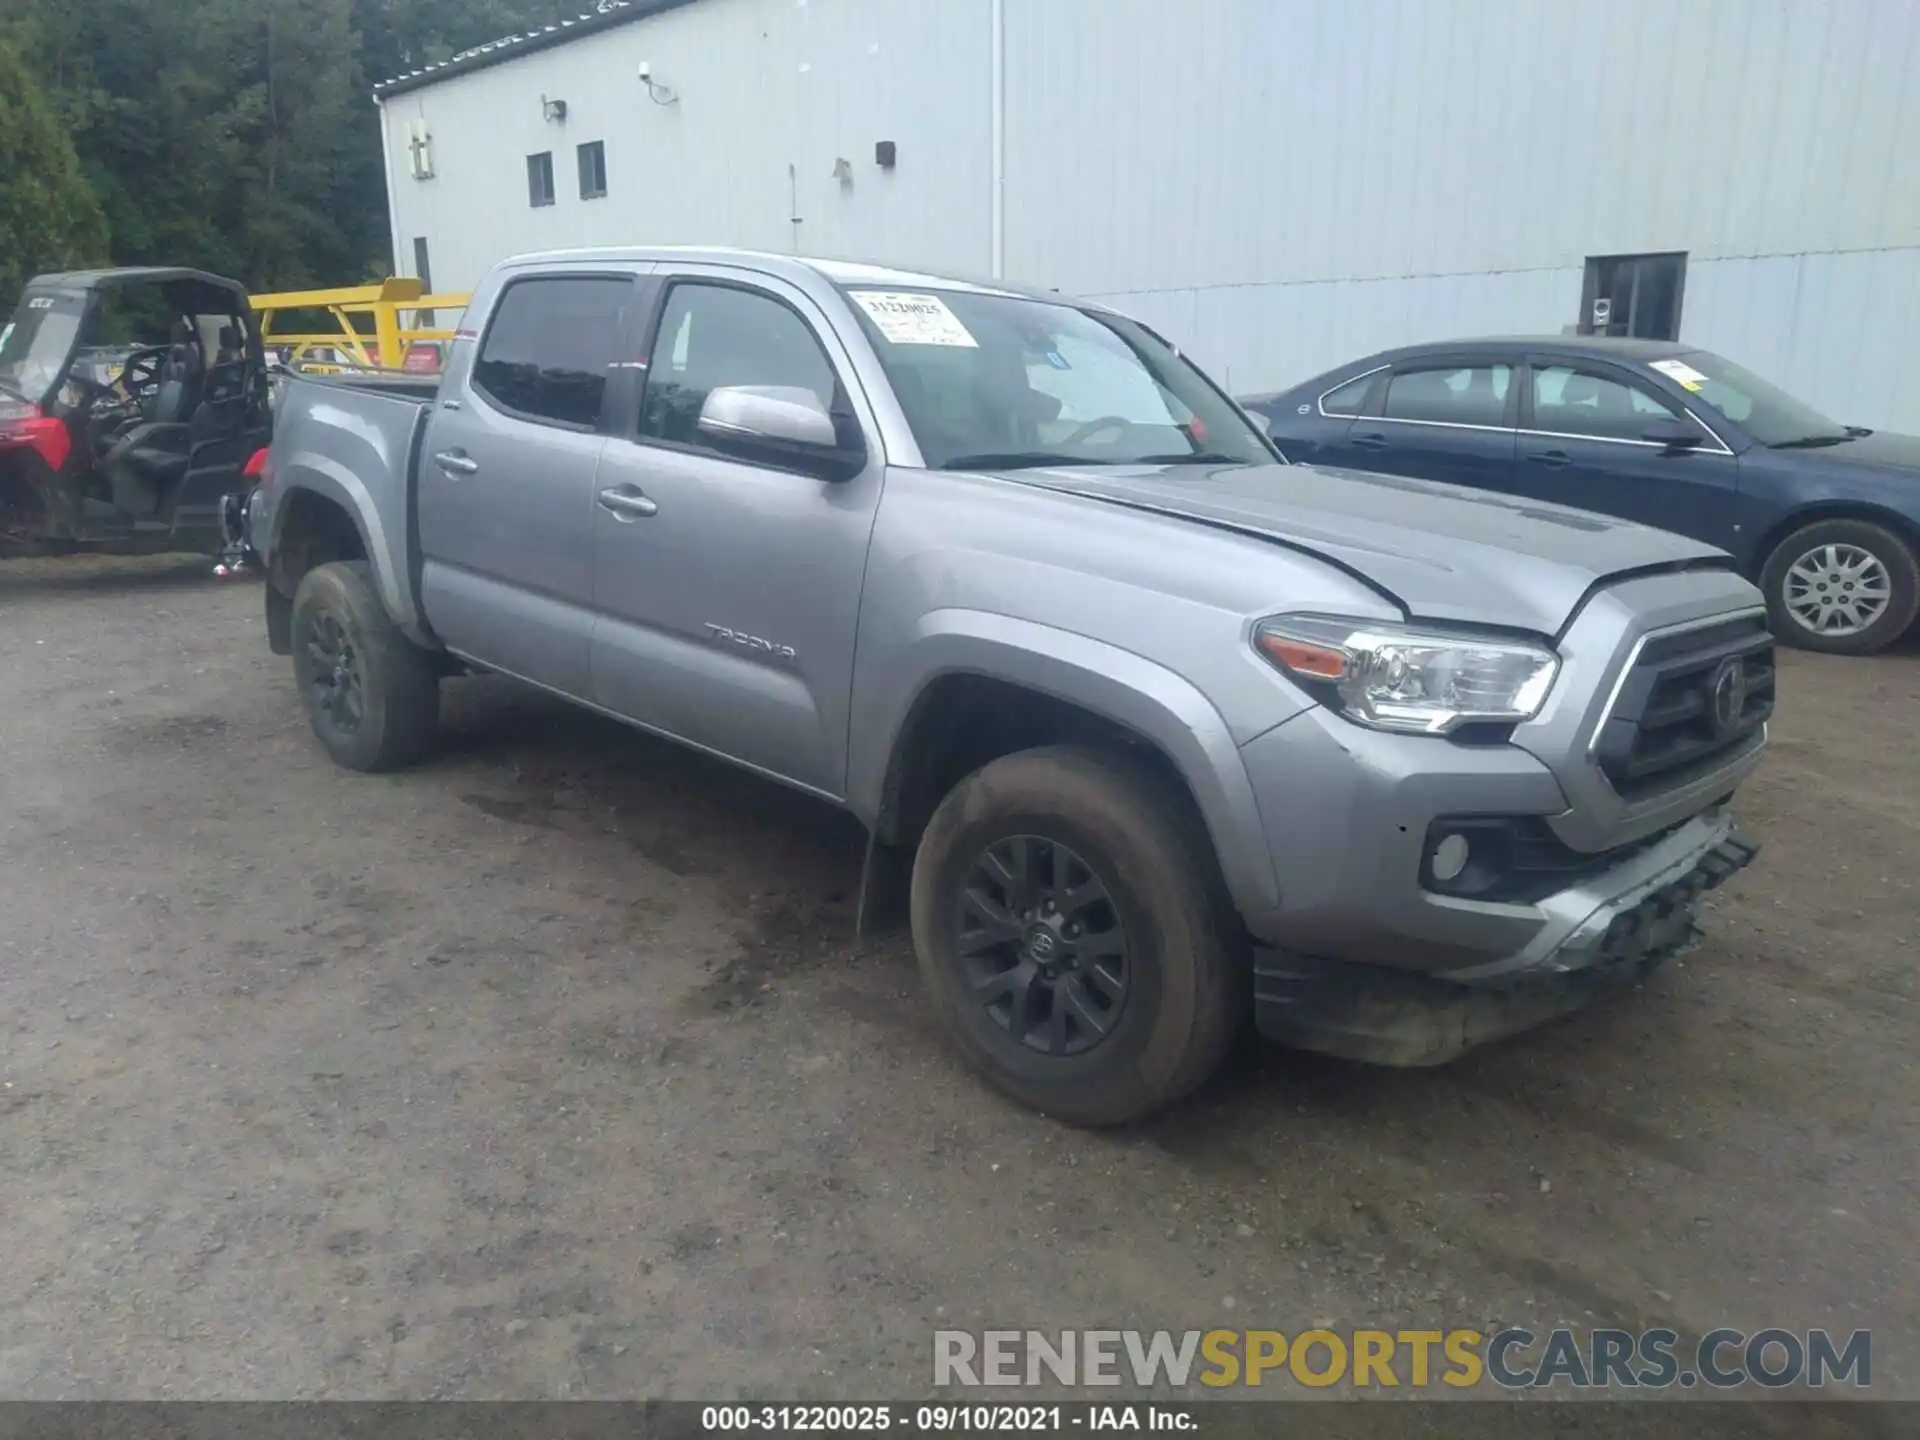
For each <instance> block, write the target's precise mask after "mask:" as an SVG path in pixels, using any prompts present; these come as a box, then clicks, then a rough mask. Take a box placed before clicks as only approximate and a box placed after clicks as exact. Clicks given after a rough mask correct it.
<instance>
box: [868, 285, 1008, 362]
mask: <svg viewBox="0 0 1920 1440" xmlns="http://www.w3.org/2000/svg"><path fill="white" fill-rule="evenodd" d="M851 293H852V295H853V299H854V303H855V304H857V305H858V306H859V307H860V308H861V309H862V310H864V311H866V312H867V314H868V315H869V316H870V317H872V319H873V323H874V327H875V328H876V329H877V330H879V332H880V334H881V336H882V337H884V338H885V340H886V341H887V343H888V344H890V345H959V346H964V347H965V348H967V349H970V350H977V349H978V348H979V346H980V342H979V341H977V340H975V339H974V338H973V336H972V334H971V333H970V332H969V331H968V330H967V327H966V326H964V325H962V324H961V323H960V317H959V316H957V315H955V314H954V313H953V311H951V310H949V309H948V308H947V302H946V301H944V300H942V299H941V298H940V297H939V296H938V295H915V294H909V293H907V292H905V291H897V290H855V291H853V292H851Z"/></svg>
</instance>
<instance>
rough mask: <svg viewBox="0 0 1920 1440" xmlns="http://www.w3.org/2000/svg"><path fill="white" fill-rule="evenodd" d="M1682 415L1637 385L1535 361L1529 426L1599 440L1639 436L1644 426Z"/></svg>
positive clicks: (1632, 438)
mask: <svg viewBox="0 0 1920 1440" xmlns="http://www.w3.org/2000/svg"><path fill="white" fill-rule="evenodd" d="M1680 419H1681V417H1680V416H1679V415H1677V414H1675V413H1674V411H1673V410H1672V409H1671V408H1670V407H1669V406H1667V405H1665V404H1663V403H1662V402H1661V401H1659V400H1656V399H1655V398H1654V397H1653V396H1652V395H1650V394H1648V393H1647V392H1646V391H1645V390H1642V389H1640V387H1639V386H1637V385H1628V384H1625V383H1624V382H1622V381H1619V380H1616V379H1614V378H1613V377H1612V376H1609V375H1601V374H1598V373H1596V372H1594V371H1591V370H1582V369H1580V368H1579V367H1577V366H1574V365H1547V366H1536V367H1535V369H1534V372H1533V428H1534V429H1536V430H1547V431H1551V432H1553V433H1554V434H1556V435H1588V436H1592V437H1593V438H1595V439H1598V440H1638V439H1640V438H1641V437H1642V436H1643V435H1644V434H1645V433H1646V429H1647V426H1648V425H1650V424H1653V423H1654V422H1656V421H1659V420H1676V421H1677V420H1680Z"/></svg>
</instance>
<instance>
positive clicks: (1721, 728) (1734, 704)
mask: <svg viewBox="0 0 1920 1440" xmlns="http://www.w3.org/2000/svg"><path fill="white" fill-rule="evenodd" d="M1707 694H1708V697H1709V703H1710V704H1711V706H1712V709H1713V728H1714V732H1715V733H1716V734H1719V735H1725V734H1727V733H1728V732H1730V731H1732V730H1734V729H1735V728H1737V727H1738V726H1739V724H1740V721H1741V720H1742V719H1743V718H1744V717H1745V715H1746V713H1747V667H1746V666H1745V665H1744V664H1743V663H1742V662H1741V661H1740V660H1738V659H1731V660H1722V661H1721V662H1720V668H1719V669H1718V670H1715V671H1714V672H1713V683H1712V685H1710V686H1709V687H1708V688H1707Z"/></svg>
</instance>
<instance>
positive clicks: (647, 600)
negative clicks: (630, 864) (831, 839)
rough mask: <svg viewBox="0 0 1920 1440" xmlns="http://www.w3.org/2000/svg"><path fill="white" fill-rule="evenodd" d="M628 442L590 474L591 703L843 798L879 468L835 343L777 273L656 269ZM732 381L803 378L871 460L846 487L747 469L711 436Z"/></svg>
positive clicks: (615, 444)
mask: <svg viewBox="0 0 1920 1440" xmlns="http://www.w3.org/2000/svg"><path fill="white" fill-rule="evenodd" d="M662 278H663V279H664V280H665V281H666V284H665V287H664V289H663V291H662V292H661V296H660V300H659V302H658V308H657V315H658V318H657V319H656V321H655V322H654V323H653V324H652V325H651V327H649V329H650V333H649V338H648V340H647V341H646V343H645V344H644V346H643V347H642V350H641V354H642V355H646V356H649V357H650V360H649V361H648V362H647V364H648V369H647V379H646V388H645V390H644V392H643V394H642V398H641V403H640V413H639V419H638V423H637V425H636V426H635V428H634V431H633V433H632V434H630V435H620V436H616V437H614V438H613V439H611V440H610V441H609V442H608V444H607V450H606V454H605V456H604V457H603V458H602V460H601V464H600V474H599V479H598V482H597V484H596V486H595V495H596V503H595V506H594V513H593V527H594V565H595V569H594V603H595V605H596V607H597V608H598V610H599V612H600V621H599V628H598V630H597V631H596V633H595V638H594V646H593V698H594V700H595V702H596V703H598V704H600V705H602V706H605V707H606V708H607V709H609V710H612V711H614V712H615V713H617V714H620V715H624V716H627V717H629V718H630V719H633V720H636V721H638V722H639V723H641V724H643V725H645V726H647V727H648V728H650V729H653V730H657V731H659V732H661V733H663V734H667V735H672V736H675V737H676V738H678V739H681V740H684V741H687V742H689V743H691V744H694V745H697V746H699V747H701V748H703V749H706V750H711V751H713V752H715V753H717V754H721V755H725V756H727V757H728V758H730V759H733V760H736V761H739V762H740V763H742V764H745V765H748V766H751V767H753V768H755V769H758V770H761V771H763V772H765V773H767V774H770V775H775V776H778V777H780V778H782V779H785V780H788V781H791V782H793V783H795V784H798V785H801V786H804V787H805V788H807V789H810V790H814V791H817V792H819V793H821V794H824V795H827V796H830V797H833V798H836V799H837V798H839V797H840V796H841V795H843V794H844V791H845V786H846V758H847V708H848V702H849V694H850V691H851V688H852V683H853V648H854V631H855V627H856V625H857V623H858V619H859V612H860V589H861V582H862V579H863V575H864V570H865V564H866V555H867V543H868V540H869V538H870V536H871V534H872V530H873V520H874V515H875V511H876V508H877V506H878V504H879V500H880V491H881V485H882V483H883V478H884V474H885V467H884V465H883V464H882V463H881V461H880V458H879V450H878V446H877V444H876V443H875V441H874V440H873V438H871V437H874V436H875V435H876V433H877V432H876V430H875V427H874V426H873V424H872V421H871V418H870V417H869V416H868V415H867V414H866V408H865V400H864V396H862V395H861V394H860V392H859V390H858V386H857V383H852V382H851V381H850V377H851V376H852V374H853V370H852V367H851V365H850V364H849V363H848V359H847V355H846V352H845V349H844V347H843V346H842V344H841V342H840V340H839V338H838V337H837V336H836V335H834V333H833V331H832V329H831V327H830V326H829V325H828V324H827V322H826V319H825V317H824V316H823V315H822V314H821V313H820V311H819V310H818V308H817V307H816V306H815V305H814V304H813V303H812V302H811V301H810V300H808V299H807V298H806V296H804V295H803V294H801V293H800V292H799V291H798V290H796V289H793V288H791V287H789V286H786V285H784V284H782V283H780V282H778V281H775V280H771V279H767V278H764V277H759V276H754V277H752V278H751V280H750V281H749V280H748V279H747V278H746V277H745V276H744V274H743V273H742V272H736V271H729V270H727V269H725V268H724V267H717V266H716V267H686V268H683V269H681V270H679V271H677V272H675V273H673V274H672V275H667V276H663V277H662ZM725 385H759V386H795V387H800V388H803V389H806V390H809V391H811V392H812V393H813V394H814V395H815V396H817V397H818V398H819V399H820V401H821V403H822V404H823V405H825V406H827V408H828V409H829V410H830V411H832V412H834V415H835V419H836V423H837V425H839V426H840V427H842V429H843V433H844V434H845V435H846V436H847V437H848V438H847V440H845V441H843V444H845V443H849V442H850V441H851V440H853V439H854V437H865V438H863V439H862V440H861V443H862V444H864V447H865V450H866V453H867V455H868V456H869V457H870V459H869V462H868V464H867V466H866V468H865V469H864V470H863V471H862V472H861V473H860V474H858V475H856V476H854V477H853V478H852V479H848V480H838V481H835V480H823V479H819V478H817V477H816V476H814V475H810V474H805V473H801V472H799V471H797V470H790V469H778V468H772V467H770V466H768V465H765V464H760V463H749V462H748V461H746V460H743V459H740V458H737V457H736V456H735V455H733V454H729V453H728V452H727V451H726V449H725V448H723V447H721V446H719V445H716V444H715V443H713V442H712V441H710V440H709V439H708V438H707V437H705V436H703V434H702V433H701V432H700V430H699V429H698V428H697V426H698V419H699V415H700V409H701V405H702V404H703V403H704V401H705V399H706V397H707V395H708V393H709V392H711V391H712V390H714V389H715V388H717V387H719V386H725Z"/></svg>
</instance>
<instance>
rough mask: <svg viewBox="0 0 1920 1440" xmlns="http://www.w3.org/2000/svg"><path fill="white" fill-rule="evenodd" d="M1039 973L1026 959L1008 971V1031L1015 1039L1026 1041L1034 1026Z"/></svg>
mask: <svg viewBox="0 0 1920 1440" xmlns="http://www.w3.org/2000/svg"><path fill="white" fill-rule="evenodd" d="M1039 973H1040V972H1039V970H1038V969H1036V968H1035V967H1034V966H1032V965H1030V964H1027V963H1026V962H1024V961H1023V962H1021V964H1019V965H1018V966H1016V967H1015V968H1014V969H1012V970H1009V971H1007V976H1006V978H1007V1033H1008V1034H1009V1035H1011V1036H1013V1038H1014V1039H1015V1040H1019V1041H1023V1042H1024V1041H1025V1040H1026V1038H1027V1031H1028V1030H1030V1029H1032V1028H1033V991H1034V983H1033V982H1034V980H1035V979H1036V978H1037V977H1038V976H1039Z"/></svg>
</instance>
